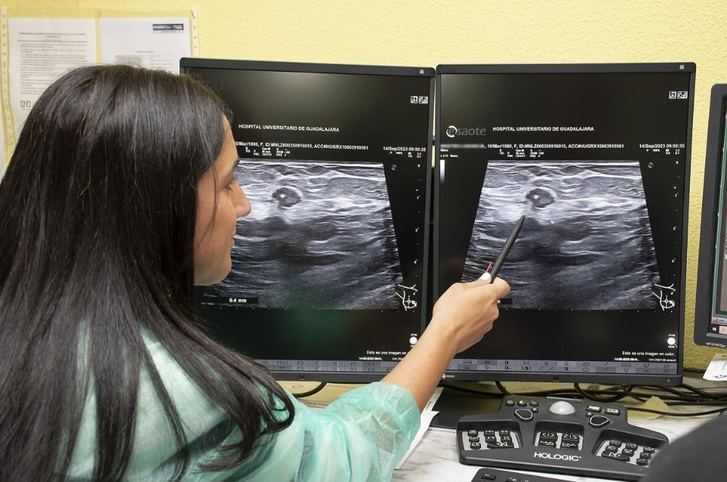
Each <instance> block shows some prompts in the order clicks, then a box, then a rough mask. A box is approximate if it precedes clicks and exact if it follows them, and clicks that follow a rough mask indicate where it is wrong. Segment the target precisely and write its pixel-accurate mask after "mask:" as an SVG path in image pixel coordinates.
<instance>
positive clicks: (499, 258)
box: [480, 215, 525, 283]
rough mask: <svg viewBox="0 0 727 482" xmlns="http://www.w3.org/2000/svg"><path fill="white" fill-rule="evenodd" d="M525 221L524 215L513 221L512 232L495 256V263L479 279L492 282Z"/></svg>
mask: <svg viewBox="0 0 727 482" xmlns="http://www.w3.org/2000/svg"><path fill="white" fill-rule="evenodd" d="M524 222H525V215H523V216H520V219H518V220H517V223H515V227H514V228H512V232H511V233H510V236H508V237H507V241H505V245H504V246H503V247H502V251H500V254H499V255H498V256H497V259H496V260H495V264H494V265H492V270H490V271H488V272H486V273H485V274H483V275H482V276H480V279H481V280H485V281H488V282H490V283H492V282H493V281H494V279H495V278H496V277H497V273H498V272H499V271H500V267H502V263H504V262H505V258H507V255H508V254H509V253H510V249H511V248H512V245H513V244H514V243H515V239H517V235H518V234H520V229H521V228H522V227H523V223H524Z"/></svg>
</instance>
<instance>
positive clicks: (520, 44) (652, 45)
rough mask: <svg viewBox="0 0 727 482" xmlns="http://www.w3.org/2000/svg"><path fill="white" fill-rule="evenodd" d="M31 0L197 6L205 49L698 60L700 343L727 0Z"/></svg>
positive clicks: (351, 59)
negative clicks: (702, 249)
mask: <svg viewBox="0 0 727 482" xmlns="http://www.w3.org/2000/svg"><path fill="white" fill-rule="evenodd" d="M0 3H2V4H5V5H8V6H23V7H26V6H27V7H52V6H61V7H72V8H104V9H114V8H117V9H118V8H123V9H149V8H153V9H164V8H168V9H173V10H178V9H179V8H180V7H196V8H197V9H198V14H199V32H200V55H201V56H202V57H217V58H233V59H254V60H285V61H300V62H332V63H355V64H379V65H417V66H420V65H421V66H436V65H437V64H439V63H558V62H570V63H574V62H579V63H589V62H672V61H691V62H696V64H697V87H696V99H695V108H694V131H693V142H692V171H691V176H692V186H693V187H692V191H691V195H690V214H691V216H690V221H689V245H688V246H689V247H688V250H689V262H688V266H687V270H688V277H687V279H688V284H687V313H686V319H687V327H686V329H685V339H686V341H687V344H686V353H685V357H686V358H685V365H686V366H689V367H704V366H706V363H707V362H708V360H709V359H710V358H711V356H712V354H713V353H714V350H712V349H706V348H702V347H696V346H695V345H694V344H693V343H692V342H691V338H692V326H693V321H692V320H693V317H694V291H695V278H696V258H697V250H698V245H699V215H700V211H701V198H702V193H701V185H702V179H703V173H704V167H703V165H704V155H705V141H706V135H707V133H706V128H707V115H708V108H709V90H710V88H711V86H712V84H715V83H727V1H705V0H673V1H633V0H629V1H623V0H619V1H603V0H581V1H578V0H560V1H542V0H541V1H537V0H531V1H525V0H520V1H450V0H439V1H436V2H435V1H429V0H420V1H401V0H397V1H393V0H389V1H380V0H377V1H366V0H353V1H332V0H331V1H325V0H317V1H303V0H286V1H273V0H256V1H236V0H196V1H187V0H181V1H179V0H96V1H94V0H75V1H69V0H53V1H50V0H18V1H7V0H6V1H5V2H2V1H0Z"/></svg>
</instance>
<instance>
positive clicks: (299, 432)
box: [66, 341, 420, 482]
mask: <svg viewBox="0 0 727 482" xmlns="http://www.w3.org/2000/svg"><path fill="white" fill-rule="evenodd" d="M147 347H148V349H149V353H150V354H151V357H152V359H153V360H154V363H155V365H156V368H157V370H158V371H159V374H160V376H161V378H162V381H163V382H164V385H165V387H166V388H167V390H168V391H169V395H170V396H171V398H172V401H173V402H174V404H175V406H176V408H177V410H178V411H179V417H180V420H181V421H182V424H183V425H184V427H185V433H186V437H187V441H188V442H187V443H188V446H187V448H188V450H189V452H190V454H191V456H190V464H189V468H188V469H187V471H186V472H185V473H184V476H183V480H185V481H199V482H208V481H235V480H245V481H260V482H272V481H275V482H283V481H336V482H338V481H361V482H363V481H366V482H373V481H377V482H378V481H386V480H390V479H391V476H392V473H393V470H394V466H395V465H396V463H397V462H398V461H399V459H400V458H401V457H402V456H403V454H404V453H405V452H406V449H407V448H408V447H409V445H410V444H411V441H412V439H413V438H414V435H415V434H416V432H417V430H418V429H419V420H420V417H419V409H418V407H417V405H416V402H415V400H414V397H413V396H412V395H411V393H410V392H409V391H408V390H406V389H404V388H401V387H399V386H396V385H390V384H387V383H371V384H368V385H365V386H362V387H360V388H357V389H355V390H351V391H350V392H348V393H346V394H344V395H343V396H341V397H340V398H339V399H337V400H336V401H334V402H333V403H331V404H330V405H328V406H327V407H325V408H322V409H316V408H309V407H307V406H305V405H303V404H302V403H300V402H298V401H297V400H295V399H294V398H293V397H292V396H291V399H292V400H293V404H294V405H295V418H294V420H293V423H292V424H291V425H290V426H289V427H288V428H286V429H285V430H282V431H280V432H278V433H276V434H273V435H271V436H269V437H267V438H266V439H261V440H259V441H258V442H259V443H258V448H257V449H256V450H255V452H254V453H253V455H252V456H251V457H250V458H249V459H248V460H246V461H245V462H243V463H242V464H241V465H239V466H237V467H235V468H233V469H228V470H224V471H217V472H205V471H202V470H201V469H200V464H205V463H209V462H212V461H213V460H214V459H215V458H216V457H217V455H218V454H219V453H220V452H219V450H220V448H221V447H223V446H224V445H228V444H230V443H234V442H235V441H239V440H240V432H239V430H238V429H237V428H236V427H235V428H233V429H232V430H231V427H232V424H231V422H230V420H229V417H228V416H227V414H226V413H225V411H224V410H222V409H221V408H220V407H219V406H218V405H217V404H216V403H215V402H214V401H212V400H211V399H210V398H208V397H207V395H206V394H205V393H204V392H202V391H201V390H200V388H199V387H198V386H197V385H196V384H195V383H194V382H193V381H192V379H191V378H189V377H188V376H187V374H186V373H185V372H184V370H182V369H181V367H180V366H179V365H178V364H177V363H176V362H175V361H174V359H173V358H172V357H171V356H170V355H169V353H168V352H167V351H166V349H164V347H163V346H162V345H161V344H160V343H159V342H154V341H152V342H149V343H147ZM90 392H91V393H93V390H90ZM137 412H138V413H137V418H136V422H135V425H136V430H135V434H134V449H133V454H132V456H131V461H130V463H129V467H128V471H127V473H126V480H134V481H164V480H169V479H170V478H171V477H172V475H173V473H174V468H175V462H176V461H177V460H178V459H177V457H178V456H179V454H178V449H177V444H176V440H175V437H174V433H173V432H172V429H171V426H170V425H169V422H168V421H167V419H166V416H165V415H164V410H163V408H162V405H161V403H160V402H159V400H158V398H157V396H156V393H155V392H154V390H153V388H152V383H151V380H150V379H149V376H148V373H147V372H146V371H145V370H142V373H141V377H140V387H139V399H138V406H137ZM95 413H96V401H95V397H94V396H93V395H90V396H89V397H88V401H87V402H86V405H85V407H84V412H83V420H82V422H81V428H80V432H79V435H78V439H77V443H76V447H75V449H74V452H73V458H72V461H71V465H70V467H69V470H68V472H67V475H66V480H69V481H73V482H75V481H79V482H80V481H85V480H90V478H91V475H92V474H93V465H94V454H95V430H96V425H95V423H96V422H95Z"/></svg>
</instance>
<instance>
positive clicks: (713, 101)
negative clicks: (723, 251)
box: [694, 84, 727, 348]
mask: <svg viewBox="0 0 727 482" xmlns="http://www.w3.org/2000/svg"><path fill="white" fill-rule="evenodd" d="M726 102H727V84H715V85H713V86H712V91H711V95H710V103H709V122H708V124H707V153H706V158H705V161H704V184H703V188H702V217H701V221H702V223H701V227H700V233H699V234H700V236H699V258H698V263H697V292H696V295H695V302H694V343H695V344H697V345H703V346H712V347H718V348H727V335H716V334H713V333H710V332H709V324H710V321H711V318H712V302H713V300H712V294H713V289H714V263H715V261H716V243H717V237H718V233H717V216H719V196H718V194H719V190H720V184H721V182H722V180H721V177H722V156H723V152H722V149H724V148H727V146H725V145H724V136H725V128H726V126H725V124H726V122H725V115H726V114H727V108H726V107H725V103H726Z"/></svg>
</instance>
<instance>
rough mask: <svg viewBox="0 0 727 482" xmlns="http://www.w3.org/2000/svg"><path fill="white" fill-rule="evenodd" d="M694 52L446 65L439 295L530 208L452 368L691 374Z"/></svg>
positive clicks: (494, 250)
mask: <svg viewBox="0 0 727 482" xmlns="http://www.w3.org/2000/svg"><path fill="white" fill-rule="evenodd" d="M694 73H695V65H694V64H691V63H678V64H619V65H604V64H599V65H479V66H457V65H445V66H439V67H437V79H436V82H437V106H436V112H437V120H436V136H437V140H436V142H437V155H436V168H435V175H436V178H435V198H434V214H433V215H434V233H433V234H434V243H433V244H434V246H433V249H434V260H433V263H434V264H433V270H434V275H433V278H434V280H433V281H434V284H435V285H434V293H435V294H436V295H439V294H441V293H442V292H443V291H444V290H445V289H447V287H448V286H450V285H451V284H452V283H454V282H458V281H472V280H475V279H477V278H478V277H479V276H480V275H481V274H482V273H483V272H485V271H486V269H487V268H488V265H489V263H491V262H492V261H493V260H494V259H495V257H496V256H497V254H498V252H499V250H500V248H501V247H502V245H503V244H504V241H505V238H506V237H507V236H508V234H509V232H510V230H511V228H512V227H513V225H514V224H515V222H516V220H517V219H518V218H519V217H520V216H521V215H525V216H526V220H525V223H524V225H523V228H522V231H521V232H520V236H519V238H518V239H517V241H516V242H515V244H514V247H513V249H512V251H511V252H510V255H509V257H508V258H507V260H506V262H505V264H504V265H503V267H502V269H501V271H500V276H501V277H502V278H503V279H505V280H507V281H508V282H509V283H510V285H511V286H512V292H511V294H510V295H509V297H508V298H507V299H505V300H503V301H502V303H501V304H500V317H499V319H498V320H497V321H496V322H495V325H494V329H493V330H492V331H491V332H490V333H489V334H488V335H487V336H486V337H485V338H484V340H483V341H482V342H481V343H478V344H477V345H475V346H474V347H472V348H471V349H469V350H467V351H466V352H464V353H462V354H460V355H458V356H457V357H456V359H455V360H454V361H453V362H452V363H451V365H450V366H449V369H448V371H447V373H446V376H447V377H448V378H454V379H464V380H472V379H490V380H492V379H494V380H543V381H575V382H578V381H594V382H603V383H649V384H663V385H669V384H677V383H679V382H680V380H681V373H682V350H683V321H684V273H685V261H686V228H687V222H686V221H687V206H688V197H689V196H688V193H689V159H690V156H689V152H690V132H691V125H692V110H693V92H694Z"/></svg>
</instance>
